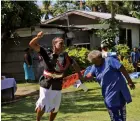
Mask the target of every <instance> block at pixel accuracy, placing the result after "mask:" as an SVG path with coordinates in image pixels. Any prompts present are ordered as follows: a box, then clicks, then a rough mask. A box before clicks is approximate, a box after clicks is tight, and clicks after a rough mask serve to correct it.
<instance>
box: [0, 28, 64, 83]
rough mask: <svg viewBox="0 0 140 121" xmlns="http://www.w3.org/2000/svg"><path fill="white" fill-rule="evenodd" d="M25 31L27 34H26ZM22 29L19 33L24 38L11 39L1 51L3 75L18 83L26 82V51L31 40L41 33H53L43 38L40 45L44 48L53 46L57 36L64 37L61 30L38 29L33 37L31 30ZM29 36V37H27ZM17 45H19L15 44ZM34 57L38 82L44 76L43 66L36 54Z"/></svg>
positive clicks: (34, 67)
mask: <svg viewBox="0 0 140 121" xmlns="http://www.w3.org/2000/svg"><path fill="white" fill-rule="evenodd" d="M24 30H25V32H24ZM24 30H23V29H22V30H20V31H18V33H19V35H20V36H22V37H20V38H18V39H9V40H7V42H6V43H5V44H4V45H3V47H2V49H1V50H2V51H1V73H2V75H6V76H8V77H14V78H15V79H16V80H17V81H19V80H24V70H23V63H24V50H25V49H26V48H27V47H28V46H29V42H30V40H31V39H32V38H33V37H34V36H35V35H36V34H37V33H38V32H39V31H41V30H42V31H43V32H44V33H46V32H52V33H53V34H48V35H44V37H43V38H41V39H40V40H39V43H40V44H41V45H43V46H46V47H48V46H51V40H52V39H53V38H54V37H56V36H63V34H61V33H62V32H60V31H59V30H56V29H45V30H44V29H36V31H34V32H33V33H32V36H29V35H31V32H30V30H28V29H24ZM58 33H59V34H58ZM27 36H29V37H27ZM15 42H16V43H17V45H16V44H15ZM32 55H33V69H34V72H35V78H36V80H38V79H39V77H40V75H41V74H42V67H43V66H42V65H41V64H40V62H39V59H38V54H37V53H36V52H33V53H32Z"/></svg>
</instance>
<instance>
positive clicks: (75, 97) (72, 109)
mask: <svg viewBox="0 0 140 121" xmlns="http://www.w3.org/2000/svg"><path fill="white" fill-rule="evenodd" d="M98 92H99V89H98V88H96V89H89V91H88V92H87V93H84V92H83V90H78V91H74V92H66V93H63V94H62V102H61V106H60V112H61V113H63V114H65V113H82V112H90V111H106V108H105V106H104V102H103V98H102V96H101V95H98ZM37 99H38V94H36V95H33V96H28V97H26V98H23V99H22V100H20V101H18V102H16V103H12V104H9V105H6V106H3V107H2V109H1V112H2V114H1V120H2V121H35V117H36V114H35V111H34V109H35V103H36V101H37ZM67 119H70V116H68V115H67V116H66V117H65V116H63V118H58V121H66V120H67ZM46 120H48V117H46V116H45V115H44V116H43V118H42V121H46Z"/></svg>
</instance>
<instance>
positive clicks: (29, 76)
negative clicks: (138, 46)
mask: <svg viewBox="0 0 140 121" xmlns="http://www.w3.org/2000/svg"><path fill="white" fill-rule="evenodd" d="M24 51H25V54H24V63H23V68H24V73H25V80H26V82H30V81H34V80H35V75H34V72H33V65H32V57H31V53H30V52H31V49H30V48H26V49H25V50H24Z"/></svg>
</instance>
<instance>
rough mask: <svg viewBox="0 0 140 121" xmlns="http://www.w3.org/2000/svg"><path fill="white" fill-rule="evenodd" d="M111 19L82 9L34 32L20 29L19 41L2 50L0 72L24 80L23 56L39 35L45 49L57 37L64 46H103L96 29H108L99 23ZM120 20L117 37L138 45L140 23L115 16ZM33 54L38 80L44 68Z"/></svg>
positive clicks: (55, 19) (139, 41)
mask: <svg viewBox="0 0 140 121" xmlns="http://www.w3.org/2000/svg"><path fill="white" fill-rule="evenodd" d="M110 17H111V14H109V13H100V12H87V11H81V10H73V11H68V12H66V13H64V14H61V15H59V16H57V17H54V18H52V19H49V20H47V21H44V22H42V23H41V24H40V25H38V26H36V27H35V28H34V30H31V28H21V29H18V30H17V31H16V32H17V33H18V35H19V36H20V38H11V39H10V40H9V41H7V43H5V44H4V45H3V47H2V49H1V50H2V51H1V54H2V55H1V65H2V67H1V73H2V74H5V75H10V77H14V78H15V79H16V80H17V81H19V80H24V70H23V62H24V59H23V55H24V49H25V48H27V47H28V44H29V41H30V40H31V39H32V38H33V37H34V36H35V35H36V34H37V33H38V32H39V31H43V32H44V37H43V38H41V40H40V41H39V42H40V44H41V45H43V46H47V47H48V46H51V41H52V39H53V38H54V37H57V36H60V37H63V38H65V44H66V45H67V46H69V45H75V46H84V47H87V48H89V49H95V48H97V47H99V46H100V42H101V39H100V38H99V37H97V36H96V34H95V32H96V30H97V29H101V28H107V27H108V25H101V24H99V20H102V19H108V18H110ZM116 19H117V20H121V23H120V26H121V29H120V32H121V34H120V36H119V37H117V38H118V39H119V40H121V41H120V43H126V44H127V45H129V47H134V46H139V43H140V20H138V19H136V18H133V17H129V16H125V15H119V14H117V15H116ZM33 54H34V61H33V62H34V72H35V76H36V79H38V78H39V77H40V74H41V71H40V70H41V69H40V68H41V67H40V64H39V60H38V58H37V53H33Z"/></svg>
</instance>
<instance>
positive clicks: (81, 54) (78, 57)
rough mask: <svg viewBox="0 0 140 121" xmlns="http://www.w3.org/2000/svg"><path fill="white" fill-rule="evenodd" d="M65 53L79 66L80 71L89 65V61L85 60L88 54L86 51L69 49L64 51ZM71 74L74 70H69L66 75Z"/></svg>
mask: <svg viewBox="0 0 140 121" xmlns="http://www.w3.org/2000/svg"><path fill="white" fill-rule="evenodd" d="M66 52H68V55H69V56H70V57H72V58H73V59H74V60H75V61H76V62H77V63H78V64H79V66H80V68H81V69H85V68H86V67H87V66H89V65H90V63H89V61H88V60H87V55H88V53H89V50H88V49H86V48H75V47H70V48H67V49H66ZM73 72H74V70H72V68H69V69H68V70H67V72H66V74H68V75H69V74H72V73H73Z"/></svg>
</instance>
